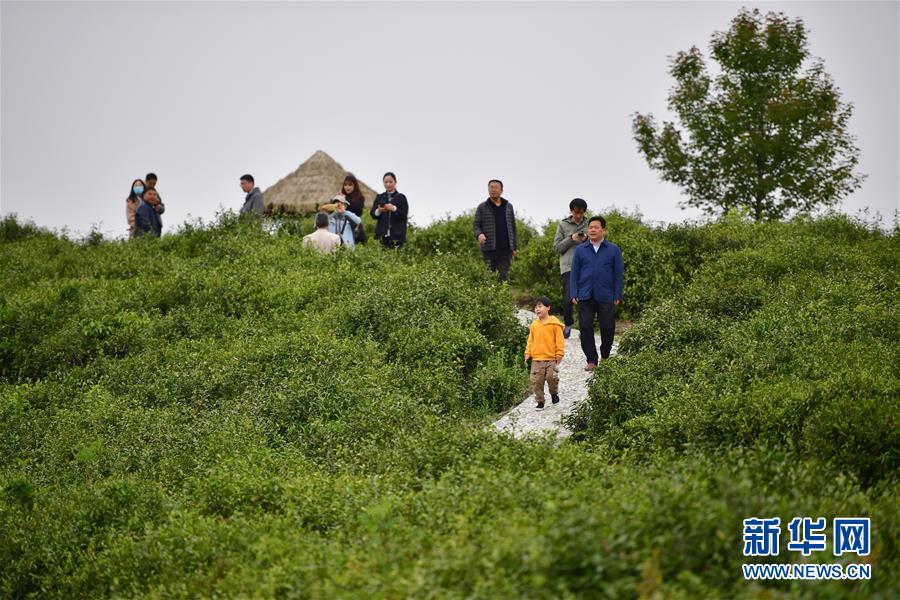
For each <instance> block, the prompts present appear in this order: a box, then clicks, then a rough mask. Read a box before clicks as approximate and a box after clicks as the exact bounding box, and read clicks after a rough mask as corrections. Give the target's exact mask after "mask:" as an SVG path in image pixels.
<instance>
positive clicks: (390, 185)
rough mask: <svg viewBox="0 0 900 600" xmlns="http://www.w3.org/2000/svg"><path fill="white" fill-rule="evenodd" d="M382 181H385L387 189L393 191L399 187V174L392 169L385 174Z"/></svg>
mask: <svg viewBox="0 0 900 600" xmlns="http://www.w3.org/2000/svg"><path fill="white" fill-rule="evenodd" d="M381 181H382V182H384V189H385V191H388V192H393V191H394V190H396V189H397V176H396V175H394V174H393V173H391V172H390V171H388V172H387V173H385V174H384V176H383V177H382V178H381Z"/></svg>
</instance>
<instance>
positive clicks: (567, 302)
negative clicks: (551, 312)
mask: <svg viewBox="0 0 900 600" xmlns="http://www.w3.org/2000/svg"><path fill="white" fill-rule="evenodd" d="M560 277H562V284H563V305H562V309H563V319H564V320H563V323H565V325H566V327H571V326H572V325H574V324H575V318H574V317H573V316H572V290H571V287H572V272H571V271H566V272H565V273H563V274H562V275H561V276H560Z"/></svg>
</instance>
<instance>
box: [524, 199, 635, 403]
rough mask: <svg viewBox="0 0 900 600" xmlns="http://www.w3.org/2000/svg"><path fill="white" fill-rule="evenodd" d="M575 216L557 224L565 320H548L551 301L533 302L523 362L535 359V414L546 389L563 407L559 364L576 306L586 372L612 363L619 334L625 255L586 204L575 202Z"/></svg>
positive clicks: (572, 204)
mask: <svg viewBox="0 0 900 600" xmlns="http://www.w3.org/2000/svg"><path fill="white" fill-rule="evenodd" d="M569 210H570V212H571V214H570V215H569V216H568V217H566V218H565V219H563V220H562V221H560V222H559V225H557V227H556V235H555V236H554V240H553V250H554V251H555V252H556V253H557V254H558V255H559V270H560V278H561V280H562V288H563V307H562V308H563V319H564V323H560V322H559V320H558V319H557V318H556V317H553V316H551V315H550V299H549V298H547V297H545V296H542V297H540V298H538V299H537V300H536V301H535V307H534V314H535V316H536V317H537V318H536V319H535V320H534V321H533V322H532V323H531V327H529V330H528V341H527V343H526V346H525V361H526V362H527V361H529V360H531V385H532V389H533V390H534V395H535V399H536V401H537V409H543V408H544V385H545V383H546V385H547V387H548V388H549V391H550V397H551V401H552V402H553V404H556V403H557V402H559V395H558V392H559V364H560V363H561V362H562V359H563V356H564V355H565V339H566V338H568V337H569V336H570V335H571V332H572V325H573V324H574V318H573V314H572V313H573V307H578V323H579V326H580V328H579V338H580V340H581V350H582V352H584V356H585V359H586V364H585V366H584V370H585V371H593V370H594V369H596V368H597V364H598V363H599V361H600V360H606V359H607V358H609V355H610V352H611V351H612V344H613V338H614V337H615V333H616V307H617V306H619V305H620V304H621V303H622V289H623V286H624V263H623V261H622V251H621V250H620V249H619V247H618V246H617V245H615V244H613V243H612V242H609V241H607V240H606V219H604V218H603V217H601V216H599V215H596V216H593V217H591V218H590V219H586V218H585V213H586V212H587V202H585V201H584V200H583V199H581V198H575V199H574V200H572V201H571V202H570V203H569ZM595 319H596V320H598V321H599V324H600V352H599V355H598V352H597V343H596V340H595V338H594V321H595Z"/></svg>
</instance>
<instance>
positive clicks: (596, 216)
mask: <svg viewBox="0 0 900 600" xmlns="http://www.w3.org/2000/svg"><path fill="white" fill-rule="evenodd" d="M594 221H600V226H601V227H603V229H606V219H604V218H603V217H601V216H600V215H594V216H593V217H591V218H590V219H589V220H588V225H590V224H591V223H593V222H594Z"/></svg>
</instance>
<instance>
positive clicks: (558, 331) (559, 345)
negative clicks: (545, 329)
mask: <svg viewBox="0 0 900 600" xmlns="http://www.w3.org/2000/svg"><path fill="white" fill-rule="evenodd" d="M553 336H554V338H555V341H556V364H559V363H560V361H561V360H562V359H563V356H565V354H566V339H565V338H564V337H563V330H562V327H554V328H553Z"/></svg>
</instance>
